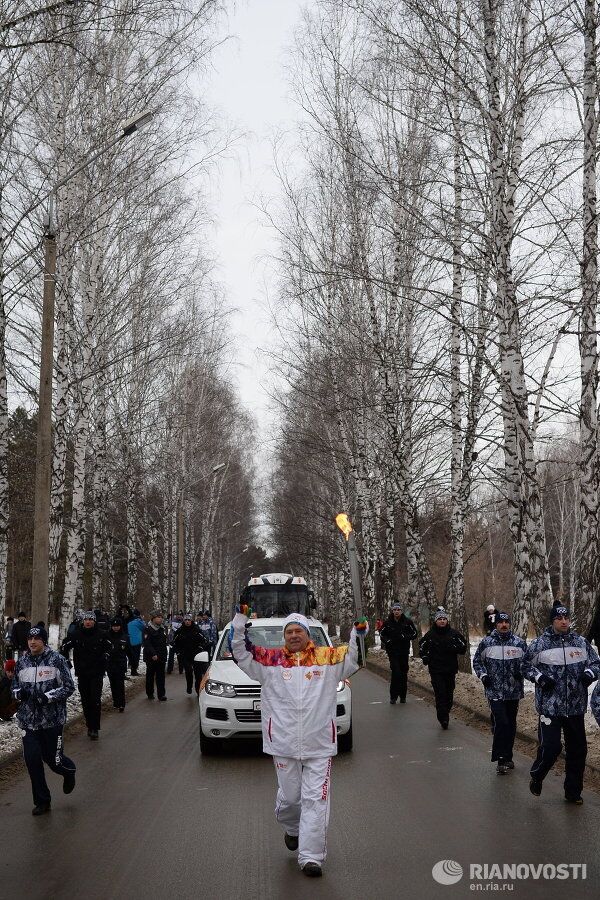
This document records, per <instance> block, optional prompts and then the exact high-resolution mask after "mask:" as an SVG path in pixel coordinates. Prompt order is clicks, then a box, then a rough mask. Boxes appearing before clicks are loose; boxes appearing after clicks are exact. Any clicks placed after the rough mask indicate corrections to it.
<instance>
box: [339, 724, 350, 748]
mask: <svg viewBox="0 0 600 900" xmlns="http://www.w3.org/2000/svg"><path fill="white" fill-rule="evenodd" d="M338 750H339V752H340V753H348V752H349V751H350V750H352V725H350V728H349V729H348V731H347V732H346V734H340V736H339V737H338Z"/></svg>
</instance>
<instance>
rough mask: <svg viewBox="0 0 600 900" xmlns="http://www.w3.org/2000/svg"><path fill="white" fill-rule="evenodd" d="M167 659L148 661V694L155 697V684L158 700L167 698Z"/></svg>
mask: <svg viewBox="0 0 600 900" xmlns="http://www.w3.org/2000/svg"><path fill="white" fill-rule="evenodd" d="M165 663H166V660H165V659H157V660H154V659H147V660H146V694H147V695H148V697H154V682H155V681H156V693H157V696H158V699H159V700H160V698H161V697H164V696H165Z"/></svg>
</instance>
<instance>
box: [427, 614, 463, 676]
mask: <svg viewBox="0 0 600 900" xmlns="http://www.w3.org/2000/svg"><path fill="white" fill-rule="evenodd" d="M466 650H467V642H466V640H465V639H464V637H463V636H462V634H459V633H458V631H455V630H454V628H450V626H449V625H446V627H445V628H438V626H437V625H433V626H432V627H431V628H430V629H429V631H428V632H427V634H424V635H423V637H422V638H421V640H420V641H419V651H420V656H421V659H422V660H423V663H424V665H426V666H429V673H430V674H434V675H435V674H439V675H442V674H443V675H449V674H451V673H453V672H458V658H457V657H458V655H459V654H460V656H462V655H463V654H464V653H466Z"/></svg>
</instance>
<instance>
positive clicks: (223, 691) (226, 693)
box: [204, 681, 236, 697]
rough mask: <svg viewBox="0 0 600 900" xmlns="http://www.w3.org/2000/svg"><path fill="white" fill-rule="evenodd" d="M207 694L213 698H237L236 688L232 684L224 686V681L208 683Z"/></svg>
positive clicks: (206, 686) (205, 688)
mask: <svg viewBox="0 0 600 900" xmlns="http://www.w3.org/2000/svg"><path fill="white" fill-rule="evenodd" d="M204 690H205V691H206V693H207V694H212V695H213V697H235V696H236V693H235V688H234V686H233V685H232V684H224V683H223V682H222V681H207V682H206V685H205V687H204Z"/></svg>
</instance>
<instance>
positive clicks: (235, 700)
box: [196, 619, 352, 754]
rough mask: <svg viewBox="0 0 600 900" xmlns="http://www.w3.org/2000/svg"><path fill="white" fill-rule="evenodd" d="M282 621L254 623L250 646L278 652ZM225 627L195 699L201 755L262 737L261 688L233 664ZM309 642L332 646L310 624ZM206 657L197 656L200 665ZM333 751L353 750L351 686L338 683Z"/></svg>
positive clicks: (320, 630) (321, 630) (318, 626)
mask: <svg viewBox="0 0 600 900" xmlns="http://www.w3.org/2000/svg"><path fill="white" fill-rule="evenodd" d="M283 623H284V619H253V620H252V628H251V639H252V643H253V644H255V645H256V646H258V647H281V646H282V644H283ZM228 636H229V625H228V626H227V627H226V628H225V629H224V631H222V632H221V635H220V637H219V641H218V643H217V648H216V650H215V655H214V657H213V660H212V662H211V664H210V668H209V670H208V672H207V673H206V675H205V676H204V679H203V687H202V690H201V691H200V694H199V699H198V702H199V712H200V752H201V753H204V754H208V753H215V752H217V751H218V750H220V749H221V746H222V742H223V741H229V740H234V739H236V738H238V739H239V738H245V739H253V738H255V739H258V738H262V732H261V727H260V684H259V683H258V682H257V681H253V680H252V679H251V678H249V677H248V676H247V675H246V673H245V672H242V670H241V669H240V668H239V666H237V665H236V664H235V662H234V661H233V659H232V658H231V651H230V649H229V642H228ZM310 636H311V640H312V641H313V642H314V644H315V645H316V646H317V647H331V646H332V643H331V639H330V637H329V635H328V634H327V631H326V630H325V628H324V627H323V625H322V624H321V623H320V622H317V621H316V620H315V619H312V620H311V624H310ZM204 658H206V654H198V656H197V657H196V659H197V660H198V661H200V660H201V659H204ZM336 723H337V732H338V750H340V751H342V752H344V751H347V750H351V749H352V693H351V690H350V683H349V682H348V681H347V680H346V681H340V682H339V684H338V695H337V715H336Z"/></svg>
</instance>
